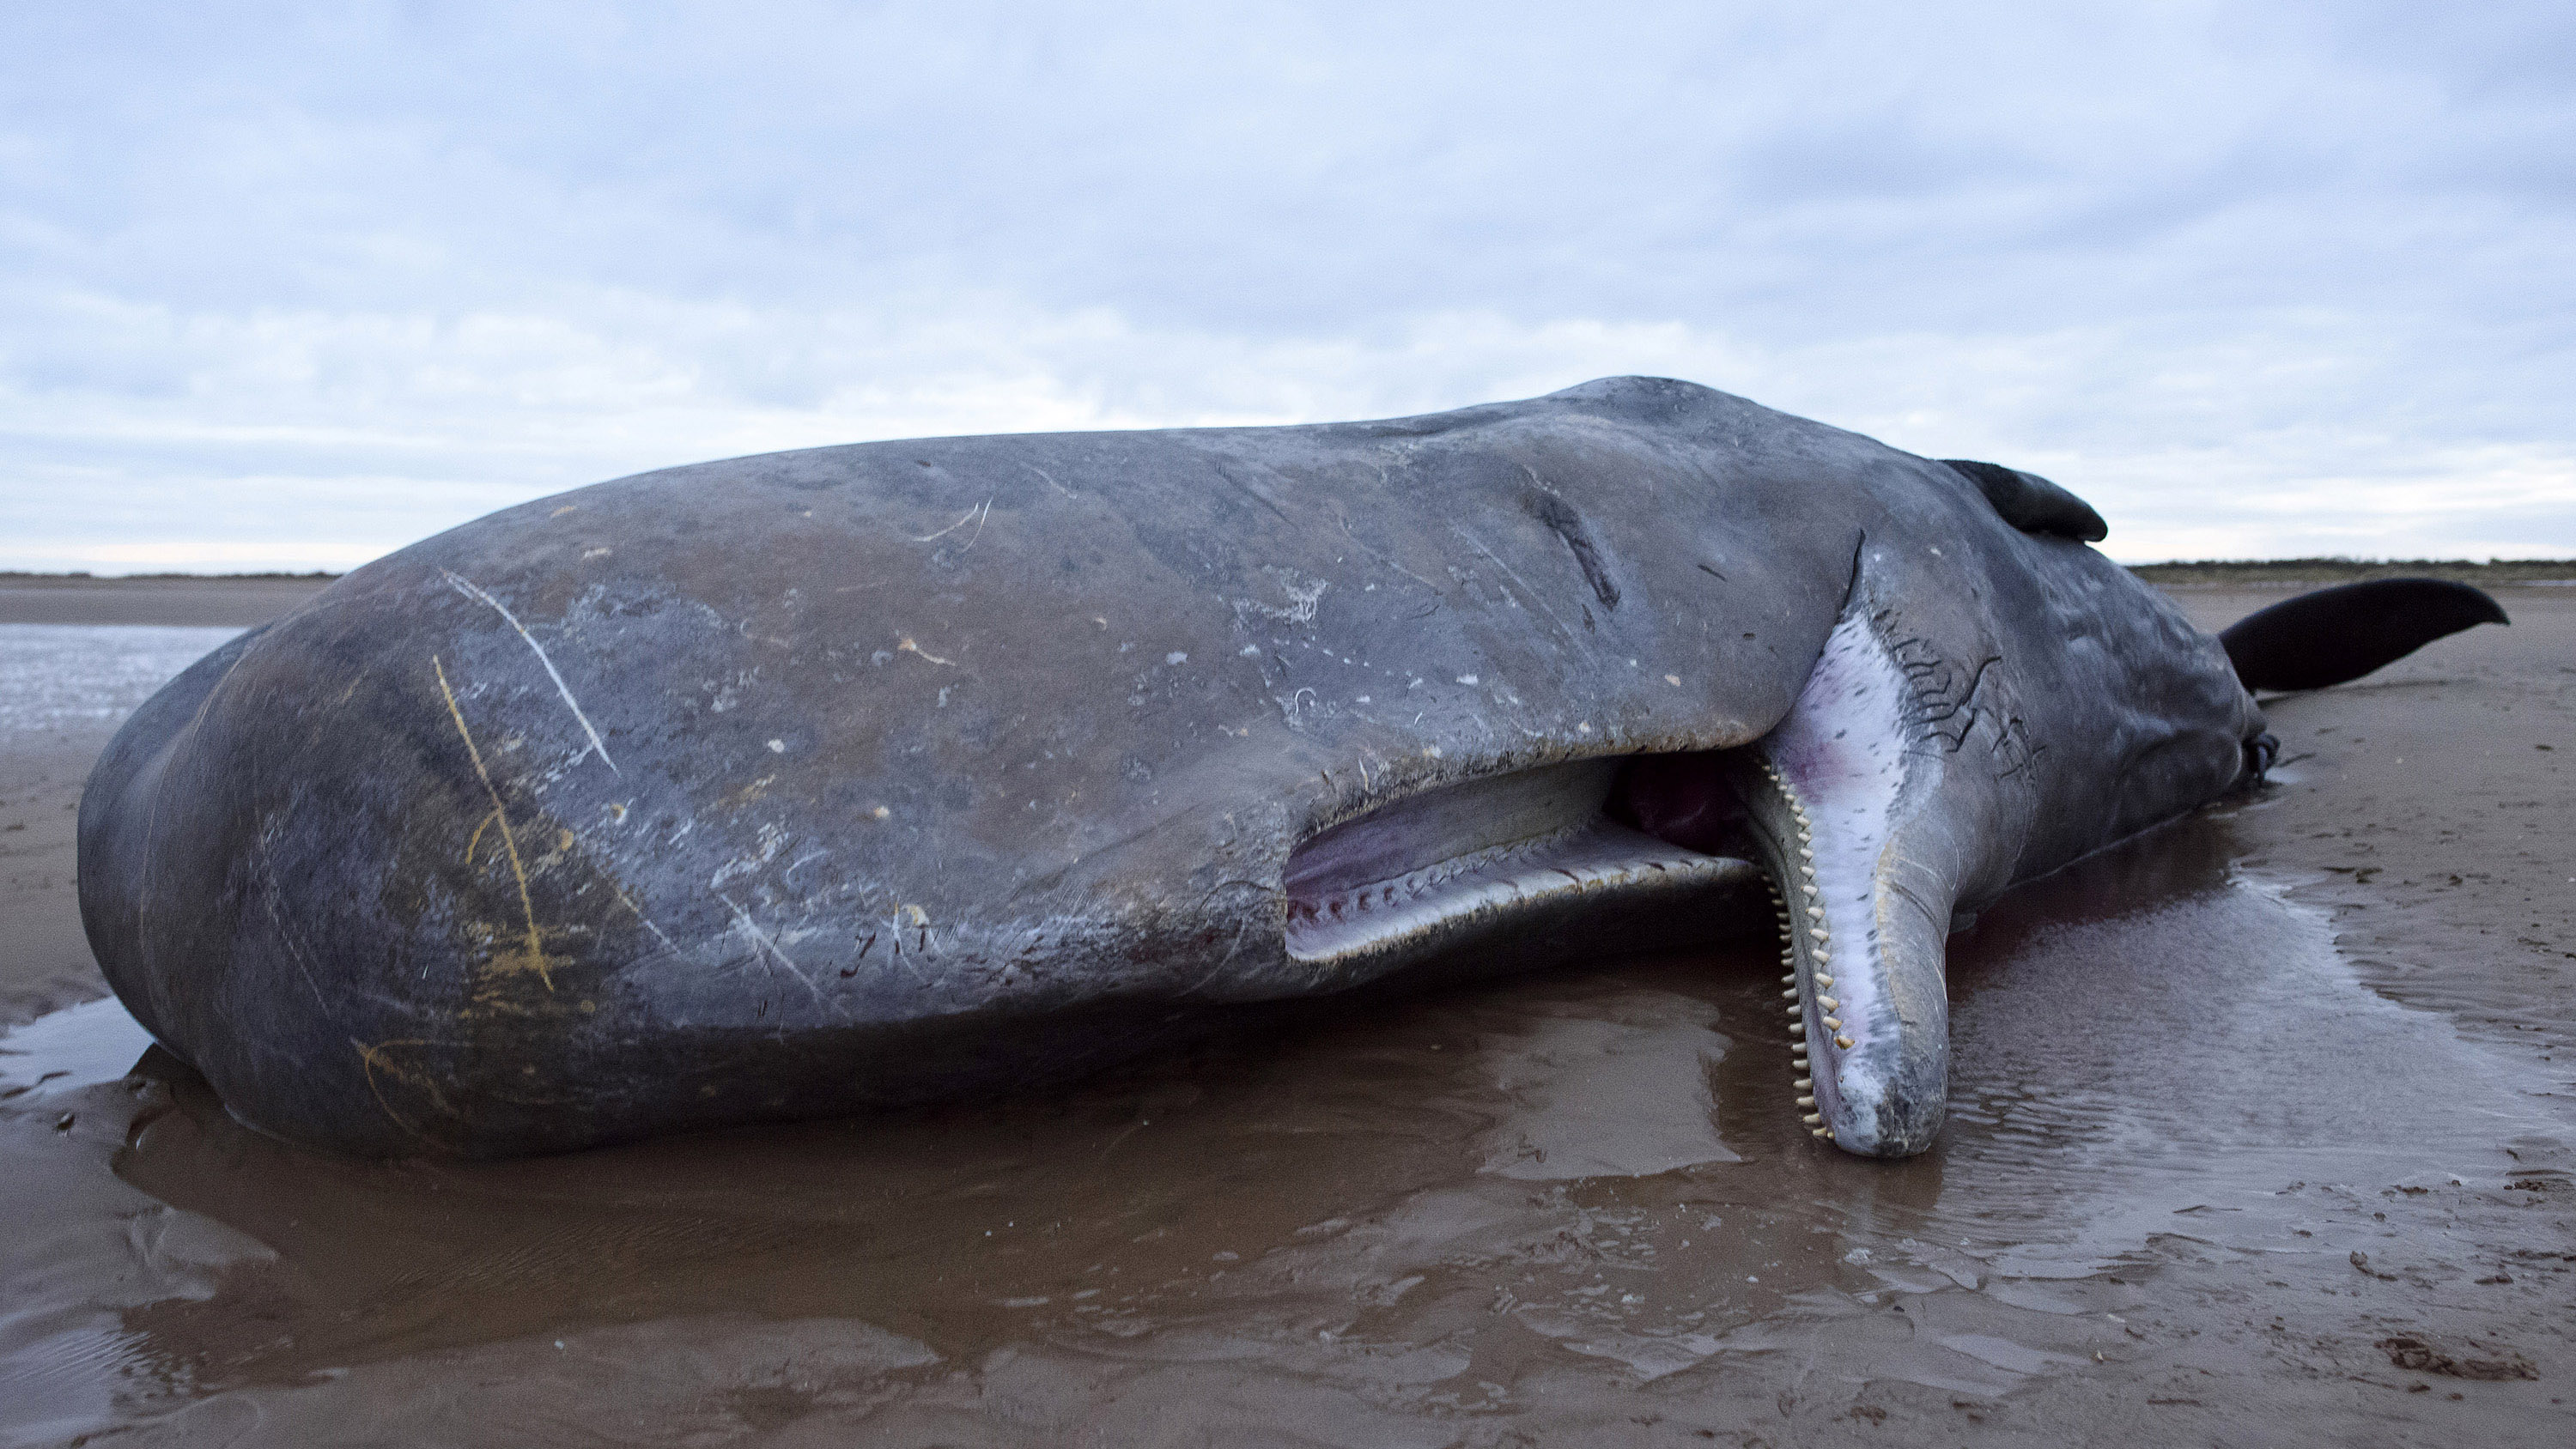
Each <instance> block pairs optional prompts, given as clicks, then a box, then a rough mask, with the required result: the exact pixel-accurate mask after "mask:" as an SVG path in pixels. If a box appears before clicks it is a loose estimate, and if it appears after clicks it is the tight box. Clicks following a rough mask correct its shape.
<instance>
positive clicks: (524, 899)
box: [429, 654, 555, 996]
mask: <svg viewBox="0 0 2576 1449" xmlns="http://www.w3.org/2000/svg"><path fill="white" fill-rule="evenodd" d="M429 667H430V668H431V669H433V670H435V671H437V673H438V692H439V694H440V695H442V696H444V697H445V698H446V700H447V717H448V718H449V719H452V720H454V721H456V733H457V734H458V735H460V736H462V737H463V738H464V740H465V754H466V757H467V758H469V759H471V760H473V761H474V773H475V775H476V777H478V778H479V779H481V780H482V781H483V793H484V794H486V795H489V796H491V797H492V818H493V819H495V820H498V821H499V822H500V824H501V844H502V846H503V847H504V848H505V849H507V850H508V851H509V852H510V874H511V876H512V877H513V878H514V879H516V880H517V881H518V883H519V912H520V914H521V915H522V916H524V917H525V918H526V920H527V923H528V958H527V968H532V969H534V970H535V971H536V973H537V979H538V980H540V981H542V982H544V983H545V984H546V994H547V995H549V996H551V995H553V994H554V989H555V978H554V973H553V972H552V971H550V970H548V969H547V967H546V953H545V942H544V939H543V938H542V937H540V936H539V935H538V934H537V906H536V902H535V901H533V900H531V899H530V898H529V896H528V870H527V867H526V866H524V865H522V864H520V862H519V841H518V837H517V836H515V835H513V834H512V833H511V831H510V816H509V812H508V811H507V810H506V809H505V808H503V806H502V804H501V791H500V789H499V787H497V786H495V785H494V784H493V783H492V772H491V771H490V770H487V769H485V768H483V752H482V751H481V750H480V749H477V748H476V747H475V744H474V732H473V731H472V730H469V729H467V728H466V727H465V712H464V711H463V710H460V709H458V708H457V707H456V691H455V690H453V689H450V688H448V687H447V666H446V665H444V664H441V663H440V662H439V659H438V656H437V655H435V654H433V655H431V656H429Z"/></svg>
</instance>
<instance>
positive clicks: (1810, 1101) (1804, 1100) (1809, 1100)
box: [1798, 1097, 1816, 1107]
mask: <svg viewBox="0 0 2576 1449" xmlns="http://www.w3.org/2000/svg"><path fill="white" fill-rule="evenodd" d="M1798 1105H1799V1106H1801V1107H1812V1106H1814V1105H1816V1099H1815V1098H1813V1097H1800V1098H1799V1099H1798Z"/></svg>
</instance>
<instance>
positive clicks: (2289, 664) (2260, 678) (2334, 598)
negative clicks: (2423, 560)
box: [2218, 579, 2513, 689]
mask: <svg viewBox="0 0 2576 1449" xmlns="http://www.w3.org/2000/svg"><path fill="white" fill-rule="evenodd" d="M2511 622H2513V621H2512V620H2510V619H2507V618H2506V617H2505V616H2504V609H2503V607H2502V606H2501V605H2499V604H2497V603H2496V601H2495V600H2494V599H2492V598H2490V597H2488V596H2487V594H2486V593H2485V591H2483V590H2480V589H2476V588H2472V587H2470V586H2469V585H2467V584H2461V583H2453V582H2452V581H2450V580H2449V579H2371V580H2368V581H2366V582H2363V583H2358V584H2341V585H2338V586H2336V587H2334V588H2331V589H2318V590H2316V591H2315V592H2313V593H2306V594H2301V595H2299V596H2298V597H2297V598H2294V599H2284V600H2282V601H2281V602H2280V603H2277V604H2274V605H2272V606H2271V607H2270V608H2268V609H2258V610H2256V611H2255V612H2253V613H2251V614H2248V615H2246V616H2245V617H2244V618H2242V619H2239V620H2237V621H2236V622H2235V623H2234V624H2231V625H2229V626H2228V627H2227V629H2226V630H2224V631H2223V632H2221V633H2220V634H2219V636H2218V642H2219V643H2221V644H2223V645H2225V646H2227V658H2228V661H2229V662H2230V663H2232V664H2234V665H2235V666H2236V678H2237V680H2238V681H2239V682H2240V683H2242V684H2243V685H2244V686H2245V687H2246V688H2247V689H2323V688H2325V687H2326V686H2328V685H2332V684H2341V683H2343V682H2345V681H2346V680H2352V679H2359V678H2360V677H2362V676H2363V675H2365V674H2368V673H2370V672H2371V671H2372V670H2374V669H2377V668H2379V667H2380V666H2382V665H2385V664H2393V663H2395V662H2396V661H2398V660H2400V659H2403V658H2405V657H2406V656H2407V655H2409V654H2412V653H2414V652H2415V651H2416V650H2418V649H2421V648H2423V647H2424V646H2425V645H2427V644H2430V643H2432V642H2433V641H2434V640H2436V639H2439V638H2442V637H2443V636H2444V635H2448V634H2457V633H2459V632H2460V631H2461V630H2463V629H2467V628H2471V627H2473V626H2475V625H2479V624H2509V623H2511Z"/></svg>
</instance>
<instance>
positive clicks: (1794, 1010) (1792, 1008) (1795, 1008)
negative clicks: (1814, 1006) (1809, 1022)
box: [1789, 1001, 1807, 1017]
mask: <svg viewBox="0 0 2576 1449" xmlns="http://www.w3.org/2000/svg"><path fill="white" fill-rule="evenodd" d="M1806 1014H1807V1008H1805V1007H1803V1006H1800V1005H1799V1004H1798V1003H1796V1002H1794V1001H1792V1002H1790V1003H1789V1015H1791V1016H1793V1017H1798V1016H1804V1015H1806Z"/></svg>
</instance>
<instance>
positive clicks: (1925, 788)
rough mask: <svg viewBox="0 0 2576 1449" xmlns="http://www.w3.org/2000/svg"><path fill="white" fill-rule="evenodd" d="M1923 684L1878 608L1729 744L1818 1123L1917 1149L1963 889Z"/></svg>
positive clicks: (1942, 1028) (1932, 1081) (1826, 1129)
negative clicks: (1925, 720)
mask: <svg viewBox="0 0 2576 1449" xmlns="http://www.w3.org/2000/svg"><path fill="white" fill-rule="evenodd" d="M1914 707H1915V694H1914V691H1913V689H1912V688H1911V686H1910V683H1909V681H1908V678H1907V675H1906V672H1905V671H1904V669H1903V668H1902V667H1901V666H1900V665H1899V663H1898V662H1897V660H1896V659H1895V657H1894V655H1893V653H1892V652H1891V651H1890V650H1889V649H1888V648H1887V647H1886V645H1885V643H1884V641H1883V640H1881V639H1880V637H1879V635H1878V633H1877V631H1876V629H1875V628H1874V627H1873V626H1872V623H1871V621H1870V619H1869V617H1868V615H1867V613H1866V611H1865V610H1861V609H1855V610H1853V611H1852V612H1850V613H1848V614H1846V615H1845V616H1844V618H1843V620H1842V622H1841V623H1840V624H1839V625H1838V626H1837V627H1836V629H1835V631H1834V633H1833V635H1832V637H1831V638H1829V639H1828V640H1827V641H1826V645H1825V652H1824V656H1823V657H1822V658H1821V659H1820V660H1819V661H1818V662H1817V665H1816V670H1815V673H1814V675H1813V676H1811V677H1810V679H1809V680H1808V683H1807V686H1806V688H1805V690H1804V691H1803V692H1802V693H1801V694H1800V696H1799V699H1798V702H1797V703H1796V704H1795V705H1794V706H1792V707H1791V709H1790V712H1789V715H1788V717H1787V718H1786V719H1784V720H1782V721H1781V723H1780V725H1779V726H1778V727H1777V728H1776V729H1774V730H1773V731H1772V732H1771V733H1770V734H1768V735H1766V736H1764V737H1763V738H1762V739H1761V740H1760V741H1758V742H1756V743H1755V744H1754V745H1752V746H1750V747H1748V748H1747V749H1745V750H1742V751H1738V752H1736V754H1735V755H1734V756H1732V757H1731V759H1730V763H1731V765H1732V767H1733V769H1732V774H1733V783H1734V784H1735V787H1736V789H1737V791H1738V792H1739V794H1740V795H1741V797H1742V799H1743V801H1744V804H1745V807H1746V814H1747V817H1748V823H1749V826H1750V829H1749V831H1748V832H1747V833H1748V835H1749V836H1750V838H1751V841H1752V844H1753V853H1754V854H1755V855H1756V856H1757V857H1758V858H1759V859H1760V862H1761V864H1762V866H1763V868H1764V870H1765V871H1766V872H1767V873H1768V874H1769V876H1770V877H1771V879H1772V881H1773V882H1775V883H1776V890H1775V893H1774V900H1773V908H1774V910H1775V912H1776V913H1777V915H1776V919H1777V921H1778V923H1779V926H1780V929H1781V937H1782V947H1781V950H1782V964H1783V966H1784V967H1786V968H1787V969H1786V971H1785V972H1784V974H1783V975H1782V977H1781V987H1782V991H1781V996H1782V999H1783V1001H1784V1003H1785V1010H1786V1013H1787V1016H1788V1022H1789V1039H1790V1048H1791V1057H1792V1064H1793V1068H1794V1070H1795V1073H1796V1076H1797V1087H1798V1092H1799V1103H1798V1105H1799V1107H1800V1109H1801V1111H1802V1114H1803V1117H1804V1121H1805V1123H1806V1125H1807V1127H1808V1130H1809V1131H1810V1132H1811V1133H1812V1134H1813V1135H1814V1136H1816V1137H1817V1138H1819V1139H1821V1140H1823V1141H1827V1142H1831V1143H1833V1144H1834V1145H1835V1146H1837V1147H1840V1148H1842V1149H1843V1150H1844V1151H1846V1152H1852V1153H1857V1154H1860V1155H1862V1156H1867V1157H1910V1156H1913V1155H1914V1154H1916V1153H1919V1152H1922V1151H1924V1150H1925V1149H1927V1148H1929V1147H1930V1146H1931V1145H1932V1143H1933V1140H1934V1139H1935V1138H1936V1137H1938V1136H1939V1135H1940V1131H1941V1123H1942V1118H1943V1116H1944V1114H1945V1110H1946V1105H1947V1099H1948V1094H1949V1068H1950V1046H1949V996H1948V989H1947V986H1946V983H1945V981H1944V975H1943V967H1944V964H1945V950H1944V947H1945V942H1946V939H1947V936H1948V934H1949V932H1948V927H1949V922H1950V915H1951V908H1952V905H1953V902H1954V900H1955V898H1956V896H1957V894H1958V871H1957V869H1956V868H1955V859H1956V857H1957V855H1958V850H1957V849H1956V843H1957V841H1956V835H1955V834H1954V830H1953V827H1954V825H1955V824H1957V822H1952V821H1949V820H1946V819H1943V818H1941V815H1940V813H1939V812H1940V811H1941V810H1942V809H1943V808H1944V807H1945V806H1948V805H1950V804H1953V803H1955V802H1948V801H1945V800H1943V799H1942V798H1941V796H1942V793H1943V788H1942V787H1943V786H1944V785H1952V786H1955V785H1957V784H1960V783H1963V782H1960V781H1957V780H1953V779H1949V778H1946V772H1945V762H1944V760H1943V758H1942V756H1941V755H1940V754H1939V753H1938V752H1937V751H1934V750H1926V749H1923V748H1921V747H1920V745H1919V742H1918V741H1917V740H1915V739H1914V738H1913V736H1914V734H1915V732H1914V731H1911V730H1909V729H1908V728H1907V722H1908V719H1909V717H1910V712H1911V711H1912V709H1913V708H1914Z"/></svg>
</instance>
